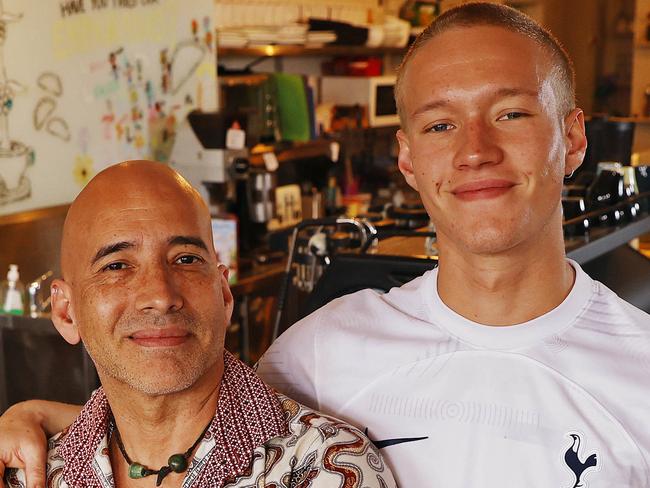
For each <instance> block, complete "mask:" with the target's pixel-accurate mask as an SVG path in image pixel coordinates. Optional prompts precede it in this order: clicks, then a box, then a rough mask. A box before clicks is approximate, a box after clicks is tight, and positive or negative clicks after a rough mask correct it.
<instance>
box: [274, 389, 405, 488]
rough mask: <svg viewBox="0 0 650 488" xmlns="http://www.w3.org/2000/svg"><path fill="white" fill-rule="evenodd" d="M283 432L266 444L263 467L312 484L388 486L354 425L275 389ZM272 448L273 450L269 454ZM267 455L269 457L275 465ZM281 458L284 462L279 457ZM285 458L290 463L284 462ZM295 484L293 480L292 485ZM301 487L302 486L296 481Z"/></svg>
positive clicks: (385, 471) (386, 473)
mask: <svg viewBox="0 0 650 488" xmlns="http://www.w3.org/2000/svg"><path fill="white" fill-rule="evenodd" d="M277 397H278V400H279V401H280V403H281V405H282V409H283V411H284V413H285V415H286V418H287V423H288V427H289V429H288V430H289V433H288V435H287V436H285V437H276V438H275V439H272V440H271V441H269V442H268V443H267V445H266V450H267V472H268V473H269V475H270V476H269V477H268V478H267V479H271V478H273V474H272V471H273V470H277V473H280V472H284V473H285V475H284V476H286V473H287V468H289V469H290V472H291V473H292V475H293V476H294V477H295V476H301V477H304V479H305V480H309V481H311V484H310V486H314V487H321V486H322V487H328V488H329V487H337V486H341V487H343V486H345V487H351V488H360V487H361V486H364V487H373V488H374V487H377V488H389V487H394V486H396V485H395V481H394V479H393V476H392V474H391V472H390V470H389V468H388V467H387V466H386V464H385V462H384V460H383V459H382V457H381V455H380V454H379V452H378V450H377V448H376V447H375V446H374V445H373V444H372V442H371V441H370V440H369V439H368V438H367V437H366V435H365V434H364V433H363V432H361V431H360V430H359V429H357V428H356V427H353V426H351V425H350V424H348V423H346V422H344V421H342V420H339V419H337V418H334V417H331V416H329V415H325V414H322V413H320V412H317V411H314V410H312V409H310V408H308V407H306V406H304V405H301V404H300V403H298V402H296V401H294V400H292V399H290V398H288V397H286V396H284V395H282V394H277ZM273 452H275V454H272V453H273ZM269 455H270V456H271V457H275V459H276V460H275V464H273V463H274V462H273V461H271V465H269V464H268V463H269ZM282 458H284V461H285V462H283V461H282ZM286 462H289V463H290V465H291V466H286V465H285V464H286ZM296 486H298V485H296ZM300 486H302V485H300Z"/></svg>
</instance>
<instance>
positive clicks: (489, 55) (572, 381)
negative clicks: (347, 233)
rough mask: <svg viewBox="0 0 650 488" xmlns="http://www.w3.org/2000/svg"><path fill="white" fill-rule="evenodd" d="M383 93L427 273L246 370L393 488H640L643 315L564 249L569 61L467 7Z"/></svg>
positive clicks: (356, 300)
mask: <svg viewBox="0 0 650 488" xmlns="http://www.w3.org/2000/svg"><path fill="white" fill-rule="evenodd" d="M396 96H397V101H398V106H399V108H400V114H401V117H402V129H401V130H400V131H399V132H398V139H399V143H400V154H399V161H398V164H399V167H400V169H401V171H402V173H403V174H404V176H405V178H406V179H407V181H408V182H409V184H411V185H412V186H413V187H414V188H416V189H417V190H418V191H419V192H420V194H421V196H422V200H423V202H424V204H425V206H426V208H427V210H428V212H429V214H430V216H431V218H432V220H433V221H434V222H435V224H436V229H437V233H438V248H439V251H440V259H439V267H438V269H437V270H434V271H431V272H428V273H426V274H425V275H424V276H422V277H420V278H418V279H416V280H414V281H412V282H410V283H408V284H406V285H404V286H402V287H401V288H398V289H393V290H391V291H390V292H389V293H387V294H385V295H379V294H377V293H375V292H372V291H370V290H367V291H362V292H359V293H355V294H353V295H350V296H347V297H343V298H341V299H339V300H336V301H334V302H332V303H330V304H328V305H327V306H325V307H323V308H322V309H321V310H319V311H317V312H315V313H314V314H312V315H311V316H310V317H307V318H305V319H304V320H303V321H301V322H299V323H298V324H296V325H294V326H293V327H291V328H290V329H289V330H288V331H287V332H286V333H285V334H283V335H282V337H280V339H279V340H278V341H277V342H276V343H275V344H274V345H273V346H272V347H271V348H270V350H269V351H268V352H267V354H266V355H265V356H264V357H263V359H262V360H261V361H260V364H259V369H258V373H259V374H260V375H261V376H262V377H263V378H265V380H266V381H267V382H269V383H271V384H273V385H275V386H276V388H278V389H279V390H280V391H283V392H285V393H287V394H290V395H294V396H296V397H297V398H298V399H302V401H304V402H306V403H307V404H309V405H312V406H314V407H318V408H321V409H323V410H324V411H326V412H336V414H337V415H340V416H342V417H344V418H346V419H349V420H352V421H353V422H354V423H355V424H357V425H359V426H360V427H362V428H366V429H367V432H368V434H369V436H370V437H371V439H373V440H374V442H375V444H376V445H377V447H379V448H380V449H381V452H382V453H383V454H384V456H385V457H386V458H387V460H388V462H389V464H390V465H391V467H392V468H393V471H394V473H395V474H396V478H397V481H398V483H399V484H400V486H403V487H408V488H410V487H435V486H442V487H467V486H486V487H497V486H535V487H540V488H542V487H543V488H548V487H567V488H569V487H577V486H589V487H590V488H593V487H611V486H628V487H630V486H631V487H642V486H650V482H649V480H648V462H649V461H650V433H649V431H648V429H647V428H646V427H645V424H646V423H647V420H648V417H649V415H650V414H648V412H650V386H649V385H648V382H647V380H646V378H647V375H648V373H649V372H650V317H649V316H648V315H647V314H645V313H643V312H641V311H639V310H637V309H635V308H634V307H632V306H630V305H628V304H627V303H625V302H623V301H622V300H620V299H619V298H618V297H616V296H615V295H614V294H613V293H612V292H611V291H610V290H608V289H607V288H606V287H604V286H603V285H601V284H600V283H597V282H594V281H592V280H591V279H590V278H589V277H588V276H586V275H585V273H584V272H583V271H582V270H581V269H580V267H579V266H578V265H577V264H576V263H573V262H569V261H567V260H566V258H565V254H564V242H563V236H562V228H561V206H560V195H561V189H562V181H563V177H564V176H565V175H569V174H571V172H573V171H574V170H575V169H576V168H577V167H578V166H579V165H580V163H581V161H582V158H583V156H584V151H585V148H586V139H585V133H584V122H583V114H582V111H581V110H579V109H577V108H575V101H574V89H573V71H572V68H571V63H570V61H569V60H568V58H567V56H566V54H565V53H564V51H563V50H562V48H561V47H560V46H559V44H558V43H557V41H555V39H554V38H553V37H552V36H551V35H550V34H549V33H548V32H546V31H545V30H543V29H542V28H541V27H540V26H539V25H537V24H535V23H534V22H533V21H532V20H530V19H529V18H527V17H525V16H524V15H522V14H520V13H518V12H516V11H515V10H512V9H510V8H507V7H503V6H499V5H493V4H466V5H463V6H461V7H459V8H458V9H454V10H451V11H448V12H446V13H445V14H443V15H442V16H440V17H439V18H438V19H437V20H436V21H435V22H434V23H433V24H432V25H431V26H430V27H429V28H428V29H427V30H426V31H425V32H424V33H423V34H422V35H421V36H420V37H419V39H418V40H417V41H416V43H415V45H414V46H413V48H412V49H411V50H410V52H409V54H408V55H407V56H406V58H405V60H404V63H403V65H402V67H401V68H400V72H399V82H398V86H397V91H396ZM34 408H35V410H38V409H36V406H35V407H34ZM29 415H30V414H29V408H25V409H24V412H23V414H22V417H21V416H19V415H15V416H14V417H13V418H14V421H15V422H17V426H21V428H23V429H31V430H30V431H34V430H33V429H34V427H33V422H32V423H30V422H28V421H27V418H28V417H29ZM62 417H63V416H62ZM21 418H22V419H23V420H20V419H21ZM5 423H8V422H5ZM16 428H18V427H16ZM0 432H4V429H3V426H2V425H0ZM34 432H37V433H38V430H36V431H34ZM35 435H36V434H29V435H27V436H25V437H26V441H25V442H24V443H23V444H24V445H25V446H28V447H26V449H34V447H33V446H34V445H35V442H34V441H29V440H27V438H35V437H34V436H35ZM17 437H18V436H17V435H15V434H13V435H12V438H17ZM6 442H7V444H8V445H14V443H13V441H9V440H8V441H6ZM16 442H17V441H16ZM1 445H2V441H0V446H1Z"/></svg>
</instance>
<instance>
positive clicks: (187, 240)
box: [168, 236, 208, 251]
mask: <svg viewBox="0 0 650 488" xmlns="http://www.w3.org/2000/svg"><path fill="white" fill-rule="evenodd" d="M168 242H169V245H170V246H196V247H199V248H201V249H203V250H205V251H207V250H208V246H207V245H206V244H205V242H203V239H201V238H200V237H196V236H172V237H170V238H169V241H168Z"/></svg>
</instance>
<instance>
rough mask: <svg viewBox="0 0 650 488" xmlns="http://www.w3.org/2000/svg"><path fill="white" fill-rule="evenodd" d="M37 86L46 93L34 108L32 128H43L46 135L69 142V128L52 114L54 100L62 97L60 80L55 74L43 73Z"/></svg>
mask: <svg viewBox="0 0 650 488" xmlns="http://www.w3.org/2000/svg"><path fill="white" fill-rule="evenodd" d="M36 84H37V86H38V87H39V88H40V89H41V90H42V91H44V92H45V93H46V95H44V96H43V97H42V98H41V99H40V100H39V101H38V102H37V103H36V107H34V128H35V129H36V130H41V129H43V127H45V130H46V131H47V133H48V134H50V135H51V136H54V137H58V138H59V139H61V140H62V141H65V142H68V141H69V140H70V127H69V125H68V123H67V122H66V121H65V120H63V119H62V118H61V117H58V116H56V115H53V114H54V111H55V110H56V107H57V102H56V99H55V98H54V97H56V98H58V97H60V96H61V95H63V85H62V83H61V78H59V76H58V75H57V74H56V73H43V74H42V75H41V76H39V77H38V80H37V81H36Z"/></svg>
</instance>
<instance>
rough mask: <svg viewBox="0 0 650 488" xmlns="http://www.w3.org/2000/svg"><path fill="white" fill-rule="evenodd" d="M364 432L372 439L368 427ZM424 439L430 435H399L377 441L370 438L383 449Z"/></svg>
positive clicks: (378, 447)
mask: <svg viewBox="0 0 650 488" xmlns="http://www.w3.org/2000/svg"><path fill="white" fill-rule="evenodd" d="M363 433H364V434H366V436H367V437H368V439H370V436H369V435H368V427H366V428H365V429H364V431H363ZM424 439H428V437H398V438H396V439H384V440H383V441H375V440H372V439H370V442H372V443H373V444H374V445H375V447H376V448H377V449H383V448H384V447H388V446H395V445H397V444H405V443H407V442H416V441H422V440H424Z"/></svg>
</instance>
